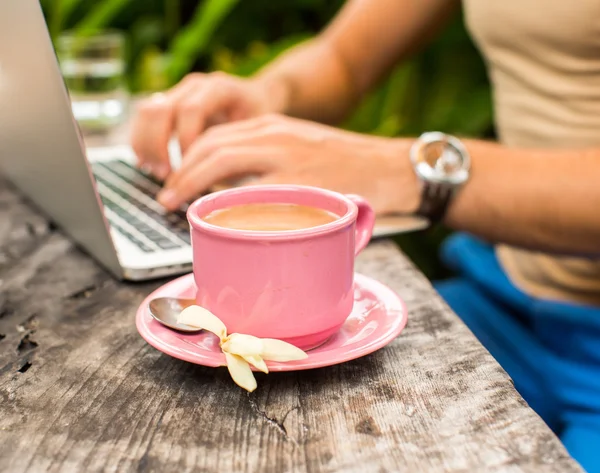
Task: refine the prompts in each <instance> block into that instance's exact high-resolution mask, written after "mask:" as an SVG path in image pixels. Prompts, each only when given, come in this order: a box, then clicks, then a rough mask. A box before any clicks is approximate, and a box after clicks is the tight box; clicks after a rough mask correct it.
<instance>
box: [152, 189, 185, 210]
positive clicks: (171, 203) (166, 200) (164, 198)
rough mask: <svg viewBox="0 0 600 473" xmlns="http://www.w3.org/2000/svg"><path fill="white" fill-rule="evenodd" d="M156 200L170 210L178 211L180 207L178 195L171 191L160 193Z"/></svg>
mask: <svg viewBox="0 0 600 473" xmlns="http://www.w3.org/2000/svg"><path fill="white" fill-rule="evenodd" d="M156 200H157V201H158V203H159V204H161V205H162V206H163V207H166V208H168V209H176V208H177V207H178V206H179V199H178V198H177V194H176V193H175V191H172V190H171V189H166V190H163V191H160V192H159V193H158V196H157V197H156Z"/></svg>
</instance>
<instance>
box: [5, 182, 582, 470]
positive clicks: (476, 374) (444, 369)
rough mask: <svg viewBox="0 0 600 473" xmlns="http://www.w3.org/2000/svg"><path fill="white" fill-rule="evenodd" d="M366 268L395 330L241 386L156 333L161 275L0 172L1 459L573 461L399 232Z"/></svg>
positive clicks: (181, 466)
mask: <svg viewBox="0 0 600 473" xmlns="http://www.w3.org/2000/svg"><path fill="white" fill-rule="evenodd" d="M358 270H359V271H361V272H363V273H365V274H367V275H371V276H374V277H376V278H378V279H380V280H382V281H383V282H385V283H387V284H388V285H390V286H391V287H392V288H393V289H395V290H396V291H398V292H399V293H400V294H401V296H402V297H403V298H404V299H405V301H406V302H407V304H408V307H409V310H410V317H409V324H408V327H407V329H406V330H405V331H404V332H403V334H402V335H401V336H400V337H399V338H398V339H396V340H395V341H394V342H393V343H392V344H390V345H389V346H387V347H386V348H384V349H382V350H380V351H378V352H376V353H374V354H372V355H370V356H367V357H365V358H362V359H359V360H356V361H353V362H349V363H345V364H343V365H339V366H335V367H330V368H323V369H318V370H314V371H304V372H299V373H282V374H271V375H268V376H260V377H259V380H258V381H259V388H258V390H257V391H256V392H255V393H253V394H250V395H249V394H247V393H245V392H243V391H242V390H240V389H239V388H237V387H236V386H235V385H234V384H233V383H232V381H231V379H230V378H229V376H228V374H227V372H226V370H225V369H224V368H223V369H211V368H204V367H198V366H195V365H192V364H189V363H185V362H182V361H179V360H175V359H173V358H170V357H168V356H166V355H163V354H162V353H160V352H158V351H156V350H155V349H153V348H152V347H150V346H148V345H147V344H146V343H145V342H144V341H143V340H142V339H141V338H140V337H139V336H138V334H137V332H136V329H135V326H134V313H135V309H136V307H137V305H138V304H139V303H140V302H141V300H142V299H143V297H144V296H145V295H146V294H147V293H148V292H149V291H151V290H152V289H154V288H155V287H157V286H158V284H159V283H158V282H153V283H145V284H121V283H117V282H115V281H114V280H112V279H111V278H110V277H109V276H108V275H107V274H106V273H105V272H104V271H103V270H101V269H100V268H99V267H98V266H97V265H96V264H95V263H94V262H93V261H92V260H91V259H89V258H88V257H87V256H85V255H84V254H82V253H81V252H80V251H79V250H77V249H75V248H74V247H73V246H72V245H71V244H70V243H69V242H68V240H66V239H65V238H64V237H63V236H62V235H61V234H60V233H59V232H57V231H56V230H55V229H53V228H52V227H51V226H49V225H48V224H47V222H46V220H45V219H44V218H42V217H40V215H39V214H37V213H35V212H34V211H33V210H31V208H30V207H28V206H27V205H26V204H25V203H24V202H23V201H22V200H21V199H20V198H18V197H17V196H16V195H15V193H14V192H13V191H12V190H11V189H10V187H7V185H6V183H5V182H3V181H2V180H1V179H0V334H1V335H0V471H2V472H11V473H18V472H45V471H49V472H95V471H115V472H124V471H139V472H171V471H172V472H177V473H183V472H192V471H206V472H284V471H298V472H333V471H343V472H355V471H356V472H361V473H364V472H377V473H379V472H385V471H389V472H399V471H403V472H475V471H477V472H480V471H492V472H499V471H507V472H536V473H543V472H556V473H570V472H579V471H581V470H580V468H579V467H578V465H577V464H576V463H575V462H574V461H573V460H572V459H571V458H570V457H569V456H568V455H567V453H566V452H565V450H564V449H563V447H562V446H561V444H560V443H559V441H558V440H557V439H556V437H555V436H554V435H553V434H552V433H551V432H550V430H549V429H548V428H547V427H546V426H545V424H544V423H543V422H542V421H541V420H540V419H539V418H538V417H537V416H536V415H535V414H534V413H533V411H531V410H530V409H529V408H528V407H527V405H526V404H525V403H524V401H523V400H522V399H521V397H520V396H519V395H518V394H517V393H516V391H515V390H514V388H513V386H512V383H511V381H510V379H509V378H508V377H507V375H506V374H505V373H504V372H503V371H502V369H501V368H500V367H499V366H498V365H497V364H496V362H495V361H494V360H493V359H492V358H491V356H490V355H489V354H488V353H487V352H486V351H485V350H484V349H483V348H482V347H481V346H480V345H479V343H478V342H477V341H476V340H475V338H474V337H473V336H472V334H471V333H470V332H469V331H468V330H467V328H466V327H465V326H464V325H463V324H462V323H461V322H460V321H459V320H458V318H457V317H456V316H455V315H454V314H453V313H452V312H451V311H450V310H449V309H448V308H447V307H446V306H445V305H444V304H443V303H442V302H441V301H440V299H439V298H438V297H437V296H436V295H435V293H434V291H433V290H432V288H431V287H430V285H429V284H428V283H427V281H426V280H425V279H424V277H423V276H422V275H421V274H420V273H419V272H418V271H417V270H416V269H415V268H414V267H413V266H412V264H411V263H410V262H409V261H407V260H406V258H405V257H404V256H403V255H402V254H401V253H400V252H399V251H398V250H397V249H396V248H395V247H394V246H393V245H392V244H391V243H386V242H383V243H377V244H374V245H372V246H371V247H369V248H368V249H367V250H366V251H365V252H364V253H363V255H361V257H360V258H359V261H358ZM482 315H485V314H482Z"/></svg>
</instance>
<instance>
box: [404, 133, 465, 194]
mask: <svg viewBox="0 0 600 473" xmlns="http://www.w3.org/2000/svg"><path fill="white" fill-rule="evenodd" d="M411 160H412V162H413V166H414V168H415V172H416V173H417V175H419V177H420V178H421V179H423V180H426V181H435V182H445V183H449V184H454V185H458V184H462V183H464V182H465V181H466V180H467V179H468V177H469V168H470V159H469V155H468V153H467V150H466V149H465V147H464V146H463V145H462V143H461V142H460V141H459V140H458V139H456V138H454V137H452V136H449V135H445V134H443V133H437V132H433V133H425V134H423V135H422V136H421V138H420V139H419V140H417V142H416V143H415V144H414V146H413V148H412V149H411Z"/></svg>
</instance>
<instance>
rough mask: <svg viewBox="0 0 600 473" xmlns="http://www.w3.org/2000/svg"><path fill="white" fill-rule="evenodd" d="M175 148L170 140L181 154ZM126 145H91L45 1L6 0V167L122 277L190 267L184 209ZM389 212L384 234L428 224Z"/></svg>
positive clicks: (380, 231)
mask: <svg viewBox="0 0 600 473" xmlns="http://www.w3.org/2000/svg"><path fill="white" fill-rule="evenodd" d="M177 152H178V147H177V146H172V153H173V154H174V155H176V154H177ZM134 163H135V156H134V154H133V151H132V150H131V148H129V147H128V146H125V145H124V146H117V147H106V148H88V149H86V147H85V145H84V142H83V139H82V136H81V133H80V130H79V127H78V125H77V122H76V120H75V118H74V117H73V113H72V110H71V102H70V99H69V95H68V91H67V90H66V87H65V84H64V81H63V79H62V75H61V72H60V68H59V65H58V62H57V58H56V55H55V52H54V49H53V46H52V43H51V40H50V36H49V33H48V29H47V27H46V23H45V19H44V15H43V13H42V9H41V7H40V4H39V0H2V1H1V2H0V168H1V169H2V173H3V174H4V175H5V176H6V177H7V178H8V179H9V180H10V181H11V182H12V183H13V184H14V185H15V186H16V187H17V188H18V189H19V191H20V192H21V193H22V194H23V195H24V196H25V197H27V198H28V199H29V200H30V201H31V202H32V203H33V204H34V205H35V206H37V207H38V208H39V209H40V210H41V211H42V212H43V213H44V214H45V215H47V216H48V217H49V218H50V219H51V220H53V221H54V222H55V223H56V224H57V225H58V226H59V227H60V228H62V230H63V231H64V232H65V233H66V234H67V235H69V237H70V238H71V239H72V240H73V241H74V242H75V243H76V244H78V245H79V246H80V247H81V248H83V249H84V250H85V251H86V252H87V253H89V254H90V255H91V256H92V257H94V258H95V259H96V260H97V261H98V262H99V263H100V264H101V265H103V266H104V267H105V268H106V269H107V270H108V271H110V272H111V273H112V274H113V275H114V276H116V277H117V278H119V279H126V280H134V281H135V280H148V279H153V278H158V277H165V276H170V275H176V274H181V273H185V272H189V271H190V270H191V268H192V265H191V262H192V251H191V246H190V232H189V226H188V223H187V220H186V217H185V212H184V210H183V209H182V210H181V211H180V212H175V213H166V212H165V211H164V209H163V208H162V207H161V206H160V205H159V204H158V203H157V202H156V201H155V200H154V197H155V196H156V194H157V193H158V191H159V189H160V184H159V183H158V182H156V181H154V180H153V179H152V177H150V176H148V175H146V174H144V173H143V172H141V171H140V170H138V169H137V168H136V166H135V164H134ZM399 219H400V220H398V219H396V220H394V217H387V218H386V219H384V220H382V222H381V223H380V224H379V225H378V226H377V227H376V231H375V235H376V236H386V235H390V234H395V233H402V232H404V231H413V230H416V229H420V228H423V227H424V226H426V223H423V222H422V221H420V220H414V219H410V218H409V219H408V220H402V218H401V217H399Z"/></svg>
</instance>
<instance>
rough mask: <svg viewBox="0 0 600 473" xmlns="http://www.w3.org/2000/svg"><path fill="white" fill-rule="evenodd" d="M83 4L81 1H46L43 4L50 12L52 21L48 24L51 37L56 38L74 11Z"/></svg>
mask: <svg viewBox="0 0 600 473" xmlns="http://www.w3.org/2000/svg"><path fill="white" fill-rule="evenodd" d="M80 3H81V0H55V1H54V2H51V1H49V0H46V1H45V2H43V3H42V5H43V6H44V8H45V9H46V10H47V11H48V16H49V19H50V21H49V22H48V29H49V30H50V36H52V38H56V36H58V35H59V34H60V32H61V31H62V30H63V28H64V25H65V23H66V22H67V20H68V19H69V17H70V16H71V13H73V10H75V8H76V7H77V5H79V4H80Z"/></svg>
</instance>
